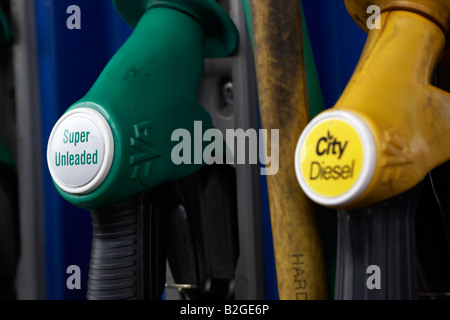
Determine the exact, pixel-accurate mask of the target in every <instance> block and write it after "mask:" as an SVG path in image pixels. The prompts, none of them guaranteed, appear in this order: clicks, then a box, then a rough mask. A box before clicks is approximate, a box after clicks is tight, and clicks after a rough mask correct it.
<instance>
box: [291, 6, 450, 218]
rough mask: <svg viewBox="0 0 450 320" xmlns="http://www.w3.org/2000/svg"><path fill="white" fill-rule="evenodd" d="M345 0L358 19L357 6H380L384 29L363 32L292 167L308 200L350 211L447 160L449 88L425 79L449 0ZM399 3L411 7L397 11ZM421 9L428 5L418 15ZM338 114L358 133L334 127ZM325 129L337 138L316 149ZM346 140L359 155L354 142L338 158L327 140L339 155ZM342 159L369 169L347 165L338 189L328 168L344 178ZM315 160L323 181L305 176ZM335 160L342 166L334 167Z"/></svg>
mask: <svg viewBox="0 0 450 320" xmlns="http://www.w3.org/2000/svg"><path fill="white" fill-rule="evenodd" d="M369 3H370V4H369ZM346 4H347V7H348V10H349V12H350V13H351V14H352V16H353V17H356V18H355V20H357V21H363V19H362V11H361V10H362V9H361V8H364V6H366V5H371V4H378V5H380V7H381V8H382V11H383V10H384V11H383V13H382V14H381V21H382V27H381V29H378V30H377V29H374V30H371V31H370V32H369V35H368V39H367V43H366V45H365V48H364V50H363V53H362V55H361V59H360V61H359V63H358V65H357V67H356V69H355V72H354V74H353V76H352V78H351V79H350V81H349V83H348V85H347V87H346V89H345V90H344V92H343V94H342V96H341V97H340V99H339V101H338V102H337V103H336V105H335V106H334V107H333V108H332V109H330V110H327V111H324V112H323V113H322V114H320V115H319V116H318V117H320V120H321V121H320V122H318V121H314V119H313V121H312V122H311V123H310V124H309V125H308V126H307V127H306V128H305V130H304V131H303V133H302V135H301V137H300V140H299V143H298V146H297V150H296V158H295V165H296V173H297V177H298V180H299V182H300V185H301V187H302V189H303V190H304V191H305V193H306V194H307V195H308V196H309V197H310V198H312V199H313V200H314V201H316V202H318V203H319V204H322V205H324V206H328V207H333V208H346V209H353V208H357V207H361V206H365V205H369V204H372V203H375V202H378V201H381V200H384V199H387V198H390V197H392V196H395V195H397V194H400V193H402V192H404V191H406V190H408V189H409V188H411V187H413V186H414V185H416V184H417V183H419V182H420V181H421V180H422V179H423V178H424V177H425V175H426V174H427V173H428V172H429V171H430V170H432V169H433V168H435V167H436V166H438V165H440V164H442V163H443V162H445V161H447V160H448V159H450V148H449V147H448V146H449V145H450V94H449V93H447V92H445V91H443V90H440V89H438V88H436V87H434V86H432V85H431V84H430V80H431V76H432V73H433V70H434V68H435V66H436V64H437V62H438V60H439V58H440V57H441V55H442V52H443V49H444V47H445V44H446V41H445V33H444V30H447V29H446V28H448V26H449V17H450V7H449V6H450V1H431V0H427V1H382V0H378V1H375V0H371V1H354V0H352V1H346ZM400 5H403V7H404V8H406V7H407V6H410V8H415V9H414V10H405V9H401V8H400V9H399V7H398V6H400ZM415 6H416V7H415ZM419 7H420V8H427V10H424V11H423V12H424V13H423V14H421V13H420V10H419V9H417V8H419ZM387 8H389V10H388V9H387ZM365 9H367V6H366V7H365ZM364 12H365V11H364ZM429 13H436V15H435V19H430V18H429V17H428V15H429ZM366 16H367V14H366ZM436 19H437V20H438V21H439V23H437V22H436ZM444 28H445V29H444ZM338 120H341V121H344V122H345V123H346V126H350V127H353V129H354V131H355V132H357V133H358V137H359V138H355V137H353V138H351V135H348V136H347V138H345V134H343V133H342V130H341V131H339V130H337V129H336V128H335V123H336V121H338ZM349 130H350V131H351V129H349ZM327 131H329V134H330V136H333V138H334V139H336V142H334V145H333V141H334V140H332V139H331V142H330V144H331V147H329V148H331V149H330V150H331V152H329V154H328V155H325V154H323V155H320V153H322V152H323V151H324V147H325V144H324V142H323V141H324V140H322V144H321V145H318V143H319V140H318V139H316V140H314V139H312V140H311V137H312V136H314V135H316V136H317V137H323V136H324V134H326V133H327ZM343 135H344V136H343ZM344 140H345V141H347V142H348V145H347V147H348V148H350V147H351V146H352V145H355V144H357V143H360V144H361V145H362V146H361V148H362V149H363V151H362V153H363V155H362V156H361V155H360V154H357V153H358V152H359V153H361V150H359V149H357V148H356V149H355V150H357V151H353V153H354V154H350V155H349V154H347V155H346V156H347V158H344V159H347V160H343V159H342V158H341V159H337V157H336V154H333V152H332V151H333V146H334V151H336V153H338V150H341V149H342V148H343V145H344V144H345V141H344ZM308 141H309V145H308ZM358 141H359V142H358ZM339 143H341V145H340V148H341V149H339V148H338V147H339ZM370 144H371V145H370ZM314 148H316V149H314ZM330 150H328V151H330ZM358 150H359V151H358ZM311 153H312V154H313V155H311ZM314 153H315V155H314ZM333 156H334V158H333ZM348 159H356V160H355V161H356V162H359V165H360V166H361V167H364V166H366V167H369V168H368V169H367V170H365V171H364V170H360V171H359V172H355V171H353V176H352V177H351V179H352V180H351V181H347V184H348V183H350V184H351V185H350V187H349V186H348V185H347V186H346V187H345V188H346V190H344V189H345V188H344V189H342V188H343V187H342V181H339V179H333V174H332V172H334V177H338V173H339V172H341V177H342V172H343V170H344V166H346V165H351V161H350V162H349V160H348ZM305 161H306V162H305ZM314 161H315V162H319V163H320V161H323V165H322V169H323V170H325V171H326V170H328V175H327V173H326V172H325V171H324V172H323V173H322V176H323V181H322V182H323V183H322V187H317V185H314V181H313V180H312V179H311V177H315V176H316V174H317V172H313V175H311V170H312V169H313V168H312V164H311V162H314ZM333 161H334V162H333ZM345 161H347V162H349V163H344V162H345ZM336 166H339V167H340V168H341V169H337V172H338V173H336V172H335V170H334V168H336ZM327 167H331V169H327ZM305 168H306V169H305ZM307 168H309V169H310V170H308V169H307ZM316 170H318V166H317V165H316ZM345 170H350V169H345ZM327 177H328V179H325V178H327ZM347 178H348V177H347ZM333 189H336V190H335V191H334V193H332V192H331V193H330V191H329V190H333Z"/></svg>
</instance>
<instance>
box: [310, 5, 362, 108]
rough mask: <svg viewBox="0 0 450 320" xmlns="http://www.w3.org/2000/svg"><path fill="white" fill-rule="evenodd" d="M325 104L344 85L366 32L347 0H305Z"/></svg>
mask: <svg viewBox="0 0 450 320" xmlns="http://www.w3.org/2000/svg"><path fill="white" fill-rule="evenodd" d="M302 3H303V9H304V12H305V15H306V22H307V24H308V28H309V33H310V36H311V45H312V48H313V52H314V58H315V61H316V66H317V73H318V75H319V79H320V84H321V87H322V93H323V98H324V103H325V107H326V108H331V107H333V105H334V104H335V103H336V101H337V100H338V99H339V97H340V95H341V94H342V92H343V90H344V89H345V87H346V85H347V83H348V80H349V79H350V77H351V75H352V74H353V70H354V69H355V67H356V64H357V63H358V60H359V57H360V55H361V52H362V49H363V47H364V44H365V41H366V38H367V35H366V33H364V31H363V30H361V29H360V28H359V27H358V26H357V24H356V23H355V22H354V21H353V20H352V18H351V17H350V15H349V13H348V12H347V9H346V7H345V2H344V0H333V1H330V0H302Z"/></svg>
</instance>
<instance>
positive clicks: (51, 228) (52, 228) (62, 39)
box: [35, 0, 131, 299]
mask: <svg viewBox="0 0 450 320" xmlns="http://www.w3.org/2000/svg"><path fill="white" fill-rule="evenodd" d="M70 5H77V6H78V7H79V8H80V9H81V29H79V30H78V29H73V30H69V29H68V28H67V26H66V21H67V19H68V18H69V17H70V16H71V14H68V13H66V10H67V8H68V7H69V6H70ZM35 9H36V24H37V25H36V30H37V39H38V61H39V70H40V74H39V76H40V93H41V106H42V112H41V114H42V156H43V159H46V147H47V141H48V137H49V135H50V132H51V130H52V127H53V125H54V124H55V123H56V121H57V120H58V119H59V117H60V116H61V115H62V114H63V113H64V111H65V110H66V109H67V108H68V107H69V106H70V105H71V104H73V103H74V102H75V101H77V100H78V99H80V98H81V97H82V96H83V95H84V94H85V93H86V92H87V91H88V90H89V88H90V87H91V85H92V84H93V83H94V81H95V80H96V78H97V77H98V75H99V73H100V72H101V70H102V69H103V67H104V66H105V65H106V63H107V62H108V60H109V59H110V58H111V57H112V55H113V54H114V53H115V52H116V50H117V49H118V48H119V47H120V45H121V44H122V43H123V41H124V40H125V39H126V38H127V37H128V35H129V34H130V32H131V30H130V28H129V27H128V26H127V25H126V24H125V23H124V22H123V21H122V19H121V18H120V16H119V15H118V13H117V12H116V11H115V9H114V6H113V3H112V0H95V1H90V0H45V1H44V0H35ZM43 172H44V196H45V199H44V200H45V235H46V238H45V249H46V292H47V298H48V299H84V298H85V294H86V283H87V274H88V268H89V266H88V264H89V253H90V242H91V221H90V215H89V212H88V211H87V210H83V209H79V208H76V207H74V206H73V205H71V204H69V203H68V202H66V201H64V200H63V199H62V198H61V196H60V195H59V194H58V193H57V192H56V189H55V187H54V186H53V182H52V180H51V177H50V174H49V171H48V168H47V165H46V164H45V165H44V168H43ZM70 265H78V266H79V267H80V268H81V276H82V282H81V290H69V289H67V287H66V280H67V278H68V276H69V275H68V274H66V269H67V267H68V266H70Z"/></svg>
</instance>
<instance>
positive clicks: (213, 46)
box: [47, 0, 239, 209]
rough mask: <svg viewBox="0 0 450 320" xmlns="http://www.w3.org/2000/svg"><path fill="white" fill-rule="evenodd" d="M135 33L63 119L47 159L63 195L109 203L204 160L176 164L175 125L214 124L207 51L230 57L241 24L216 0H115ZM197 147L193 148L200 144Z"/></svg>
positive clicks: (96, 204) (90, 204)
mask: <svg viewBox="0 0 450 320" xmlns="http://www.w3.org/2000/svg"><path fill="white" fill-rule="evenodd" d="M115 5H116V8H117V9H118V11H119V12H120V14H121V15H122V17H123V18H124V19H125V20H126V21H127V22H128V24H130V25H131V26H132V27H133V28H134V31H133V33H132V34H131V35H130V37H129V38H128V40H127V41H126V42H125V43H124V45H123V46H122V47H121V48H120V49H119V51H118V52H117V53H116V54H115V55H114V57H113V58H112V59H111V60H110V62H109V63H108V64H107V66H106V67H105V69H104V70H103V72H102V73H101V74H100V76H99V78H98V79H97V81H96V82H95V83H94V85H93V86H92V88H91V89H90V90H89V92H88V93H87V94H86V95H85V96H84V97H83V98H81V99H80V100H79V101H77V102H76V103H74V104H73V105H72V106H71V107H70V108H69V109H68V110H67V111H66V113H65V114H64V115H63V116H62V117H61V118H60V119H59V121H58V122H57V123H56V125H55V126H54V128H53V130H52V133H51V135H50V138H49V142H48V149H47V162H48V166H49V170H50V173H51V175H52V178H53V181H54V183H55V185H56V188H57V189H58V191H59V193H60V194H61V195H62V196H63V198H65V199H66V200H67V201H69V202H71V203H73V204H75V205H77V206H80V207H84V208H88V209H98V208H102V207H105V206H108V205H111V204H114V203H117V202H120V201H123V200H125V199H128V198H130V197H132V196H133V195H136V194H138V193H140V192H143V191H145V190H147V189H149V188H151V187H153V186H157V185H159V184H161V183H163V182H165V181H170V180H175V179H178V178H181V177H184V176H187V175H189V174H191V173H193V172H195V171H196V170H198V169H200V168H201V167H202V166H203V165H204V163H203V161H202V163H198V162H195V163H190V164H178V165H177V164H175V163H174V162H173V161H172V159H171V153H172V150H173V148H174V146H175V145H176V144H177V143H179V142H178V140H176V139H173V137H172V134H173V132H174V131H175V130H176V129H183V130H187V131H189V132H190V133H191V136H194V130H195V129H194V127H195V126H194V122H195V121H201V123H202V126H201V127H202V130H203V131H206V130H208V129H210V128H212V127H213V124H212V121H211V118H210V116H209V114H208V112H207V111H206V110H205V109H204V108H203V107H202V106H201V105H200V103H199V102H198V101H197V98H196V95H197V90H198V86H199V82H200V79H201V77H202V72H203V65H204V59H205V58H221V57H227V56H230V55H231V54H232V53H233V52H234V51H235V49H236V48H237V45H238V42H239V41H238V40H239V35H238V31H237V29H236V27H235V25H234V23H233V22H232V20H231V19H230V18H229V16H228V15H227V13H226V12H225V11H224V10H223V9H222V8H221V7H220V6H219V5H218V4H217V3H216V2H215V1H212V0H145V1H143V0H133V1H129V0H126V1H125V0H116V1H115ZM192 152H194V150H193V148H192Z"/></svg>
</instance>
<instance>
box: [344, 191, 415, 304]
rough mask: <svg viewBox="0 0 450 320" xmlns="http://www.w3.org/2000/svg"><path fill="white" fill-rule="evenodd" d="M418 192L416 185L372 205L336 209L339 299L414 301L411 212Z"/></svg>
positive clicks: (413, 240) (412, 214) (413, 216)
mask: <svg viewBox="0 0 450 320" xmlns="http://www.w3.org/2000/svg"><path fill="white" fill-rule="evenodd" d="M421 190H422V184H419V185H417V186H415V187H414V188H412V189H410V190H408V191H407V192H404V193H402V194H400V195H398V196H395V197H393V198H390V199H387V200H385V201H382V202H379V203H376V204H373V205H371V206H367V207H364V208H360V209H355V210H349V211H345V210H342V211H339V212H338V224H339V230H338V250H337V251H338V259H337V268H336V299H337V300H415V299H417V270H416V250H415V213H416V208H417V203H418V199H419V198H420V193H421ZM371 266H375V267H378V268H379V269H378V270H377V271H375V272H374V271H371V270H372V269H368V268H369V267H371ZM377 283H378V284H379V286H378V287H374V286H373V284H377Z"/></svg>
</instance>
